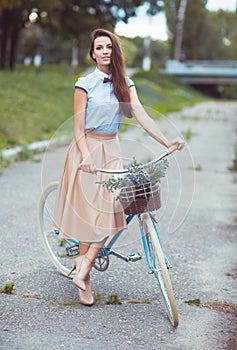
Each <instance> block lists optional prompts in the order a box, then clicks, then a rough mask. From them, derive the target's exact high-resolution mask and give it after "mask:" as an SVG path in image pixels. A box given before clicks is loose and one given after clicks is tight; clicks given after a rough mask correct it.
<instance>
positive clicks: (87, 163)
mask: <svg viewBox="0 0 237 350" xmlns="http://www.w3.org/2000/svg"><path fill="white" fill-rule="evenodd" d="M78 169H79V170H82V171H85V172H87V173H91V174H95V173H96V166H95V164H94V162H93V160H92V159H91V156H90V155H89V156H87V157H83V159H82V161H81V163H80V164H79V166H78Z"/></svg>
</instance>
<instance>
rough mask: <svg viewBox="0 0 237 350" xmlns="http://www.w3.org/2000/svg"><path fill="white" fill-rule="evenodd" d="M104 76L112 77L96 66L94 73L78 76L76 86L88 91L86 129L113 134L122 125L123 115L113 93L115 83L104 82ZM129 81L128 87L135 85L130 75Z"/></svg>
mask: <svg viewBox="0 0 237 350" xmlns="http://www.w3.org/2000/svg"><path fill="white" fill-rule="evenodd" d="M104 78H109V79H111V76H108V75H107V74H105V73H103V72H101V71H100V70H99V69H98V68H97V67H96V69H95V71H94V72H93V73H91V74H88V75H87V76H85V77H81V78H78V80H77V82H76V84H75V88H80V89H83V90H84V91H85V92H86V93H87V107H86V120H85V130H92V131H95V132H100V133H103V134H113V133H116V132H117V130H118V128H119V127H120V124H121V120H122V115H121V113H119V102H118V99H117V97H116V96H115V94H114V93H113V83H112V82H106V83H104V82H103V80H104ZM127 83H128V87H131V86H134V83H133V81H132V80H131V79H130V78H129V77H127Z"/></svg>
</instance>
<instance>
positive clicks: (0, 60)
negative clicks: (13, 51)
mask: <svg viewBox="0 0 237 350" xmlns="http://www.w3.org/2000/svg"><path fill="white" fill-rule="evenodd" d="M8 33H9V11H8V10H3V12H2V34H1V52H0V69H1V70H4V69H5V66H6V57H7V42H8Z"/></svg>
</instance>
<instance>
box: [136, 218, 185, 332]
mask: <svg viewBox="0 0 237 350" xmlns="http://www.w3.org/2000/svg"><path fill="white" fill-rule="evenodd" d="M143 229H144V233H145V236H146V242H147V245H148V253H149V257H150V262H151V265H152V272H153V274H154V276H155V278H156V280H157V281H158V284H159V288H160V291H161V294H162V297H163V300H164V304H165V307H166V310H167V313H168V317H169V319H170V322H171V324H172V325H173V326H174V327H177V326H178V323H179V319H178V312H177V307H176V302H175V297H174V293H173V288H172V284H171V281H170V277H169V273H168V269H167V266H166V263H165V258H164V254H163V251H162V248H161V245H160V242H159V239H158V236H157V233H158V231H157V227H156V225H155V224H153V222H152V220H151V218H150V216H149V215H148V214H143Z"/></svg>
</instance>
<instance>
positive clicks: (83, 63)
mask: <svg viewBox="0 0 237 350" xmlns="http://www.w3.org/2000/svg"><path fill="white" fill-rule="evenodd" d="M98 27H103V28H106V29H109V30H111V31H113V32H115V33H116V34H117V35H118V36H119V37H120V39H121V44H122V47H123V50H124V53H125V56H126V63H127V67H128V74H129V75H130V76H132V78H133V79H134V81H135V83H136V86H137V89H138V92H139V95H140V97H141V100H142V102H143V104H146V105H149V106H150V107H151V108H154V109H155V110H159V112H160V113H167V112H169V111H171V110H180V109H182V108H183V107H184V106H186V105H190V104H194V103H196V102H198V101H200V100H203V99H204V98H205V96H209V97H210V96H211V97H214V98H222V99H223V98H225V99H226V98H227V99H236V98H237V61H236V53H237V1H236V0H225V1H219V0H195V1H192V0H150V1H142V0H134V1H131V0H123V1H119V0H103V1H102V0H89V1H84V0H68V1H64V0H51V1H48V0H0V81H1V84H0V148H1V149H2V148H9V147H13V146H17V145H25V144H29V143H31V142H33V141H39V140H44V139H47V138H49V137H51V136H52V133H53V132H54V131H55V129H56V128H57V127H58V126H59V125H60V124H61V123H62V122H64V121H65V120H66V119H67V118H68V117H70V116H72V114H73V110H72V96H73V86H74V82H75V80H76V79H77V77H78V75H82V74H85V73H86V72H88V71H89V70H90V69H92V67H93V66H94V64H93V62H92V61H91V59H90V58H89V55H88V47H89V40H90V32H91V31H92V30H94V29H95V28H98ZM200 92H201V93H200ZM203 94H204V95H203Z"/></svg>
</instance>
